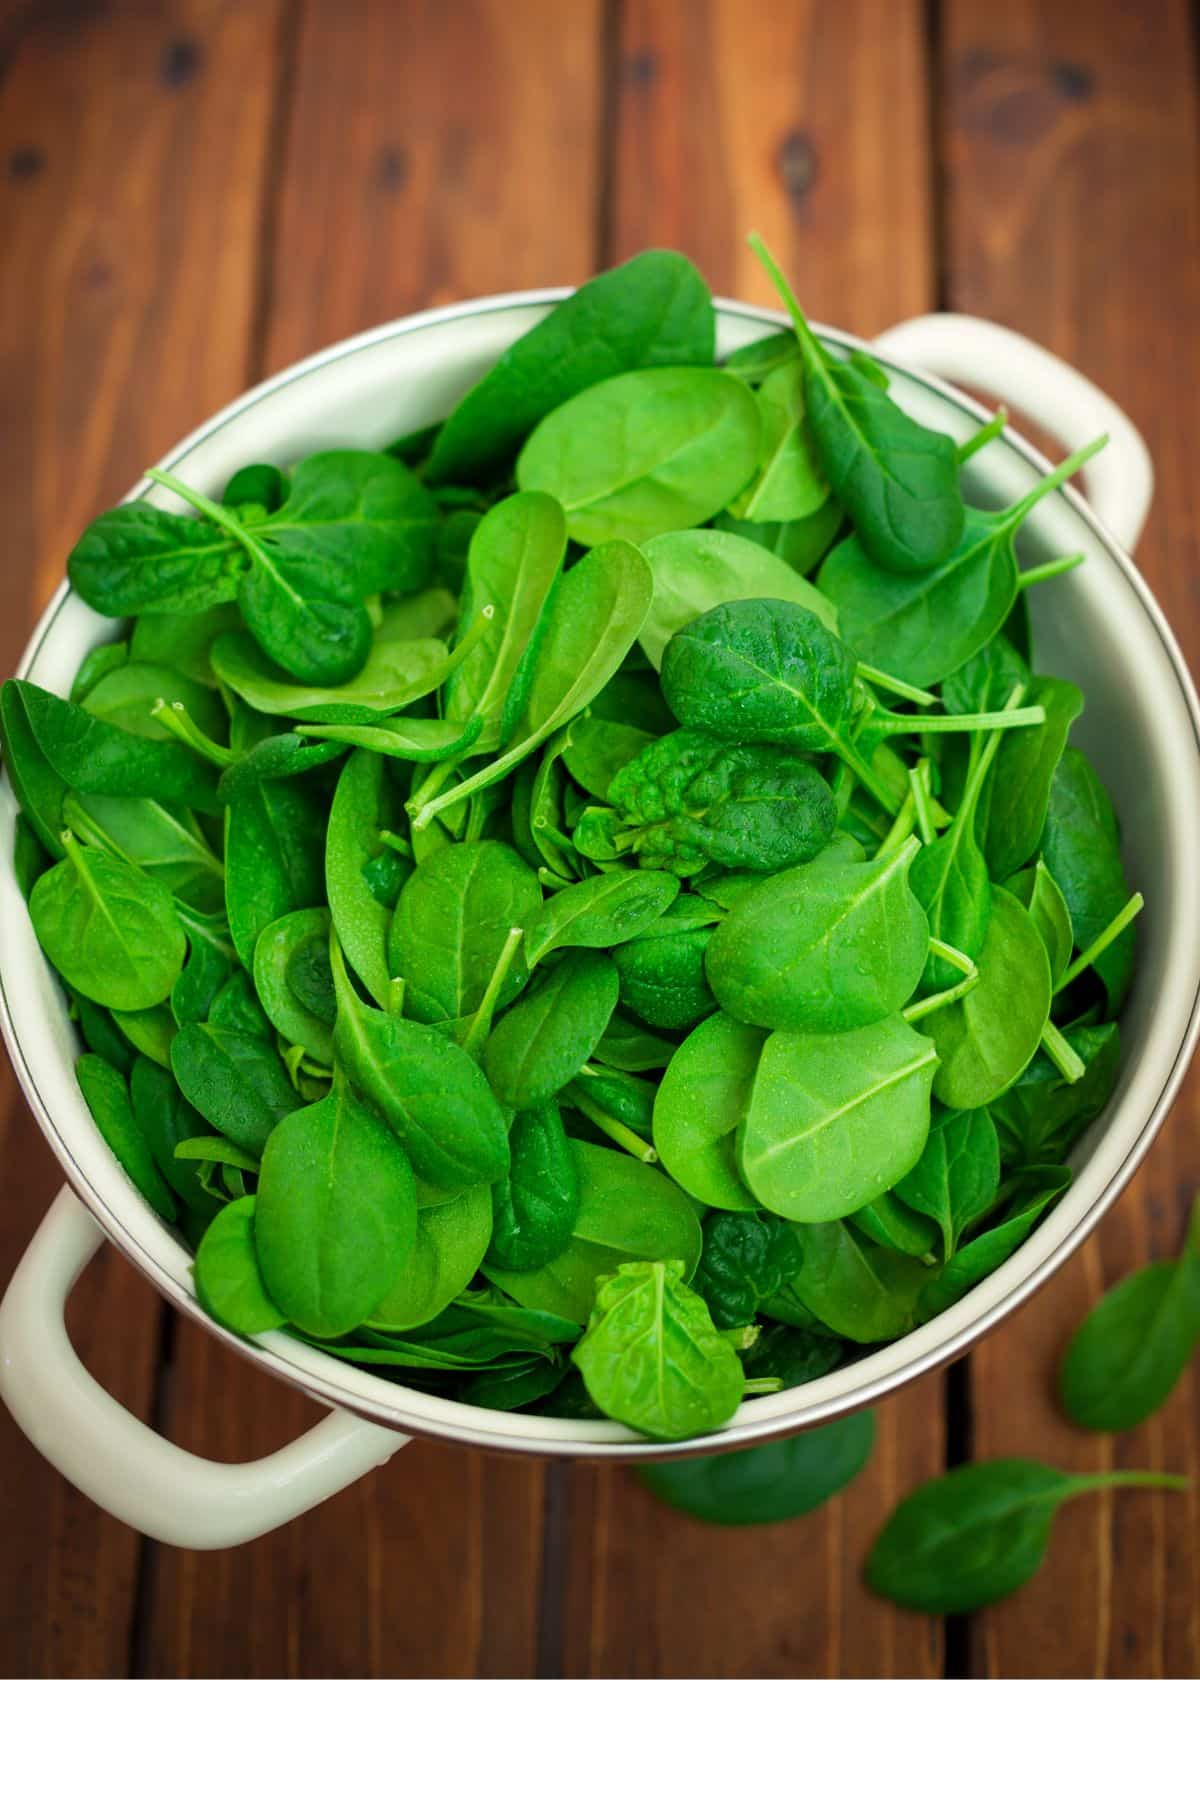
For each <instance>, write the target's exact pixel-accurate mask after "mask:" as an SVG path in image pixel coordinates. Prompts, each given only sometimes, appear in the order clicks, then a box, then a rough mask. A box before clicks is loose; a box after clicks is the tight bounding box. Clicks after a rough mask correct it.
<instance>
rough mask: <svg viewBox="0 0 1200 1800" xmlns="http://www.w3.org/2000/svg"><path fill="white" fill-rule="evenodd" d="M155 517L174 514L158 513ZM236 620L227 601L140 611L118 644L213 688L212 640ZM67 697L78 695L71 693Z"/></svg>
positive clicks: (133, 657)
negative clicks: (184, 609)
mask: <svg viewBox="0 0 1200 1800" xmlns="http://www.w3.org/2000/svg"><path fill="white" fill-rule="evenodd" d="M159 517H160V518H173V517H176V515H175V514H170V513H161V514H160V515H159ZM240 624H241V617H240V615H239V613H238V609H237V607H236V606H235V605H234V604H232V602H230V601H226V602H224V604H222V605H218V606H209V607H206V608H205V610H204V611H203V612H196V613H187V614H180V613H142V614H140V615H139V617H138V618H137V619H135V621H134V626H133V635H132V636H131V637H130V639H129V642H128V645H127V646H122V647H123V648H127V649H128V652H129V656H130V658H131V660H132V661H134V662H148V663H158V664H160V665H161V664H165V665H166V666H167V667H168V668H172V669H178V671H179V673H180V674H181V675H186V676H187V677H188V678H189V680H191V681H198V682H200V683H201V684H202V685H203V686H204V687H212V688H215V687H216V686H217V678H216V676H215V674H214V673H213V667H212V663H211V661H210V660H209V653H210V651H211V650H212V646H213V642H214V640H215V639H216V638H219V637H220V636H221V635H222V633H223V632H227V631H236V630H237V628H238V626H239V625H240ZM71 698H72V700H76V699H78V698H79V696H78V695H77V694H72V695H71Z"/></svg>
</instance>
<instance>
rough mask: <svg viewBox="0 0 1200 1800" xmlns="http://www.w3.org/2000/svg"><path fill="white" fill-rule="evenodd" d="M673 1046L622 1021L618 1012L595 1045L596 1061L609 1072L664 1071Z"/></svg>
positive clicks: (636, 1023) (635, 1023)
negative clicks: (603, 1064)
mask: <svg viewBox="0 0 1200 1800" xmlns="http://www.w3.org/2000/svg"><path fill="white" fill-rule="evenodd" d="M674 1048H675V1046H674V1044H673V1043H671V1041H670V1040H669V1039H668V1038H661V1037H656V1036H655V1034H654V1032H652V1031H647V1030H646V1029H645V1027H644V1026H643V1025H639V1024H638V1022H637V1020H636V1019H629V1018H626V1017H625V1016H624V1015H623V1014H622V1013H621V1012H620V1011H617V1012H615V1013H614V1014H613V1016H612V1018H611V1019H610V1020H609V1021H608V1024H607V1025H606V1026H605V1028H604V1036H603V1037H602V1038H601V1039H600V1042H599V1043H598V1044H597V1045H596V1053H595V1054H596V1061H597V1062H602V1063H605V1064H607V1066H608V1067H609V1068H610V1069H627V1070H628V1071H629V1072H630V1073H631V1074H638V1073H641V1072H643V1071H645V1070H647V1069H664V1068H666V1066H667V1064H668V1062H669V1061H670V1060H671V1053H672V1051H673V1050H674Z"/></svg>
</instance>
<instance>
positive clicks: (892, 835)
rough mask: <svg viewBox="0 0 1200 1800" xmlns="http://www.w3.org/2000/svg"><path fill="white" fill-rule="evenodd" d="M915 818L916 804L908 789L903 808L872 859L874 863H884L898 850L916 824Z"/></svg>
mask: <svg viewBox="0 0 1200 1800" xmlns="http://www.w3.org/2000/svg"><path fill="white" fill-rule="evenodd" d="M916 817H917V803H916V801H915V800H914V798H913V795H912V790H911V788H910V789H909V792H908V794H907V795H906V797H905V800H904V804H903V806H902V807H901V808H900V811H899V812H898V813H897V814H896V817H895V818H894V819H893V821H892V829H891V830H890V831H889V832H888V834H887V836H886V837H885V838H884V840H883V842H882V844H880V846H879V848H878V850H877V851H876V852H875V856H874V859H873V860H874V861H875V862H885V861H886V860H887V858H888V857H889V856H890V855H891V854H892V852H893V851H894V850H898V849H899V848H900V846H901V844H902V843H903V842H904V840H905V839H906V838H907V837H909V836H910V835H911V833H912V828H913V825H914V823H915V822H916Z"/></svg>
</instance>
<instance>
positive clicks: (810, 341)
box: [746, 231, 821, 359]
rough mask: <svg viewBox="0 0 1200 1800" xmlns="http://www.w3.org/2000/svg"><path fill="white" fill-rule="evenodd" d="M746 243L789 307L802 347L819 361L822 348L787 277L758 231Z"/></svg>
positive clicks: (753, 232) (752, 233)
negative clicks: (801, 309)
mask: <svg viewBox="0 0 1200 1800" xmlns="http://www.w3.org/2000/svg"><path fill="white" fill-rule="evenodd" d="M746 242H747V244H748V245H749V246H750V248H751V250H753V252H754V254H755V256H757V258H758V260H759V262H760V263H761V264H762V266H763V268H764V269H765V270H766V271H767V274H768V275H769V276H770V278H771V285H772V286H773V287H774V289H775V292H776V293H777V294H778V295H779V298H780V299H781V300H782V301H783V304H784V305H785V306H786V307H787V310H788V312H789V313H790V315H791V319H792V325H793V326H794V328H795V332H796V336H797V337H798V338H799V340H800V343H801V345H802V346H803V348H804V349H806V350H807V351H808V353H809V355H810V357H816V358H818V359H819V358H820V355H821V346H820V345H819V344H818V342H817V340H816V338H815V337H814V336H813V334H812V327H811V326H810V325H809V322H808V320H807V319H806V318H805V316H804V314H803V313H802V312H801V311H800V307H799V304H798V302H797V300H796V296H795V294H793V292H792V290H791V288H790V287H789V285H788V280H787V276H786V275H785V274H784V272H783V270H782V269H781V268H780V267H779V264H778V263H777V262H776V261H775V258H774V257H773V256H772V255H771V252H770V251H769V250H768V249H767V246H766V245H765V244H764V243H763V241H762V239H761V237H760V236H759V235H758V233H757V231H752V232H751V233H750V235H749V237H748V238H747V239H746Z"/></svg>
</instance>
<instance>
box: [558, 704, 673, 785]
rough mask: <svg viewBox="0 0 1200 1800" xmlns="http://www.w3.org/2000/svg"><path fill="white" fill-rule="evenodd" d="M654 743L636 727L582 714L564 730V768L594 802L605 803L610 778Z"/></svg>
mask: <svg viewBox="0 0 1200 1800" xmlns="http://www.w3.org/2000/svg"><path fill="white" fill-rule="evenodd" d="M653 742H654V739H653V737H652V736H651V734H650V733H649V732H647V731H642V730H640V729H639V727H638V726H636V725H626V724H623V723H622V722H621V721H620V720H619V719H601V718H592V717H590V716H589V715H588V714H586V713H585V714H584V716H583V717H582V718H580V719H576V720H575V722H574V724H572V725H569V726H568V727H567V731H566V735H565V738H564V742H563V747H562V760H563V766H564V768H565V769H566V771H567V773H568V774H569V775H570V777H571V779H572V781H574V782H576V783H577V784H578V785H579V786H580V787H581V788H583V789H584V790H585V791H586V792H587V793H589V794H594V795H595V796H596V799H597V800H605V799H607V797H608V790H609V786H610V784H611V782H612V780H613V777H614V776H615V775H617V774H618V773H619V772H620V771H621V770H622V769H623V768H624V767H625V765H626V763H631V762H632V761H633V759H634V757H635V756H638V755H639V754H640V753H641V752H642V751H643V750H645V749H647V748H648V747H649V746H650V745H651V744H652V743H653Z"/></svg>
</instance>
